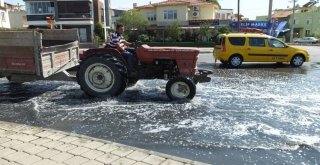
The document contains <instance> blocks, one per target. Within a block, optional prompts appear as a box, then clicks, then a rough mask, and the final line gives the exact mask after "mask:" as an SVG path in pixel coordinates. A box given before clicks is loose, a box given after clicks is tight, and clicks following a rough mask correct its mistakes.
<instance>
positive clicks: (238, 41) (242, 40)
mask: <svg viewBox="0 0 320 165" xmlns="http://www.w3.org/2000/svg"><path fill="white" fill-rule="evenodd" d="M229 42H230V43H231V44H232V45H235V46H243V45H244V44H245V42H246V38H244V37H229Z"/></svg>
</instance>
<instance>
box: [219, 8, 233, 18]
mask: <svg viewBox="0 0 320 165" xmlns="http://www.w3.org/2000/svg"><path fill="white" fill-rule="evenodd" d="M216 19H219V20H232V19H233V9H220V10H218V11H217V13H216Z"/></svg>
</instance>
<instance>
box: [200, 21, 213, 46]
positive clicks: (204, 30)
mask: <svg viewBox="0 0 320 165" xmlns="http://www.w3.org/2000/svg"><path fill="white" fill-rule="evenodd" d="M199 33H200V35H201V36H202V38H203V40H204V41H206V42H207V41H208V38H210V37H211V34H212V30H211V29H210V24H208V23H205V24H201V25H200V31H199Z"/></svg>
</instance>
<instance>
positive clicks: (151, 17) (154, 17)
mask: <svg viewBox="0 0 320 165" xmlns="http://www.w3.org/2000/svg"><path fill="white" fill-rule="evenodd" d="M147 17H148V21H156V20H157V14H156V13H154V12H150V13H148V14H147Z"/></svg>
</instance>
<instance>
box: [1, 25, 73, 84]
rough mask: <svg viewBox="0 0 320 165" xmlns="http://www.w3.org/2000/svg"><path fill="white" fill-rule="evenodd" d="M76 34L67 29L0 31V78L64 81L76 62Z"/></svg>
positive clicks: (16, 80)
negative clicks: (67, 70)
mask: <svg viewBox="0 0 320 165" xmlns="http://www.w3.org/2000/svg"><path fill="white" fill-rule="evenodd" d="M78 42H79V35H78V31H77V30H75V29H70V30H65V29H64V30H24V31H0V77H7V78H8V80H9V81H12V82H27V81H35V80H49V79H54V80H59V79H61V80H67V79H66V78H68V77H69V76H62V77H61V76H58V75H64V74H67V72H65V70H66V69H69V68H72V67H74V66H77V65H79V43H78Z"/></svg>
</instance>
